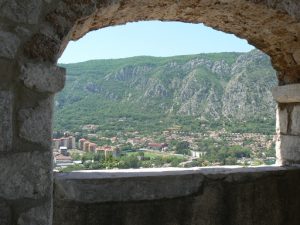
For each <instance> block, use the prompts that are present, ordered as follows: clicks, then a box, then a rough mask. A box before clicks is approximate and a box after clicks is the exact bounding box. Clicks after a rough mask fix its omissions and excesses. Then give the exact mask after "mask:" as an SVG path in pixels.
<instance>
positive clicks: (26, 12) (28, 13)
mask: <svg viewBox="0 0 300 225" xmlns="http://www.w3.org/2000/svg"><path fill="white" fill-rule="evenodd" d="M42 3H43V0H9V1H2V2H0V14H1V16H3V17H6V18H8V19H10V20H12V21H15V22H20V23H29V24H36V23H37V22H38V19H39V16H40V11H41V7H42Z"/></svg>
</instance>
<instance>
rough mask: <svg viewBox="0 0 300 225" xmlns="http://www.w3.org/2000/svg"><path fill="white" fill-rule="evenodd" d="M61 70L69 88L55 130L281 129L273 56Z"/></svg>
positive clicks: (109, 63) (137, 60) (102, 63)
mask: <svg viewBox="0 0 300 225" xmlns="http://www.w3.org/2000/svg"><path fill="white" fill-rule="evenodd" d="M60 66H62V67H65V68H66V69H67V82H66V87H65V89H64V90H63V91H62V92H61V93H59V94H58V95H57V96H56V100H55V109H56V110H55V123H54V128H55V130H78V129H80V128H81V127H82V126H83V125H85V124H96V125H99V126H100V128H99V129H103V130H113V131H121V130H149V131H159V130H163V129H166V128H168V127H169V126H172V125H175V124H176V125H180V126H183V127H184V128H186V129H190V130H192V129H193V128H195V129H198V128H199V129H200V127H209V128H213V127H215V128H216V127H219V126H222V125H223V126H224V124H229V125H231V127H234V126H233V124H235V125H237V126H246V127H247V124H251V126H250V127H252V128H253V129H254V130H253V132H255V131H256V130H255V129H256V128H258V127H260V126H262V125H261V124H262V122H264V121H265V122H264V123H266V124H267V128H266V131H268V132H272V130H270V129H273V127H274V126H273V125H274V118H275V102H274V101H273V98H272V95H271V92H270V90H271V87H272V86H275V85H276V74H275V71H274V70H273V68H272V66H271V63H270V59H269V57H268V56H266V55H265V54H263V53H262V52H260V51H258V50H252V51H250V52H248V53H210V54H198V55H186V56H174V57H147V56H141V57H132V58H126V59H112V60H92V61H87V62H82V63H75V64H62V65H60ZM201 124H206V125H205V126H201ZM248 127H249V126H248ZM246 131H247V129H246ZM258 132H259V131H258Z"/></svg>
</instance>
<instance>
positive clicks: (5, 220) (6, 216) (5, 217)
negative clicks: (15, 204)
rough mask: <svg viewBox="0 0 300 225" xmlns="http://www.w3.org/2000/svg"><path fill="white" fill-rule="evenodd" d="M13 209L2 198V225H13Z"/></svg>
mask: <svg viewBox="0 0 300 225" xmlns="http://www.w3.org/2000/svg"><path fill="white" fill-rule="evenodd" d="M10 218H11V210H10V207H9V206H8V205H7V204H6V203H5V202H4V201H3V200H1V199H0V224H1V225H11V222H10Z"/></svg>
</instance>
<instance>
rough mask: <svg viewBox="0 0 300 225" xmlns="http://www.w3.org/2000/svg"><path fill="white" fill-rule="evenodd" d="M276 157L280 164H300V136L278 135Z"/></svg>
mask: <svg viewBox="0 0 300 225" xmlns="http://www.w3.org/2000/svg"><path fill="white" fill-rule="evenodd" d="M276 157H277V164H279V165H293V164H300V137H299V136H290V135H278V136H277V140H276Z"/></svg>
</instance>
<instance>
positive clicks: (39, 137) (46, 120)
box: [19, 97, 53, 149]
mask: <svg viewBox="0 0 300 225" xmlns="http://www.w3.org/2000/svg"><path fill="white" fill-rule="evenodd" d="M52 108H53V97H49V98H47V99H45V100H43V101H41V102H39V105H38V106H37V107H35V108H29V109H22V110H20V111H19V121H20V123H21V126H20V133H19V135H20V137H21V138H24V139H25V140H27V141H30V142H34V143H38V144H41V145H42V146H43V147H45V148H47V149H50V146H51V135H52V134H51V129H52V111H53V109H52Z"/></svg>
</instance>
